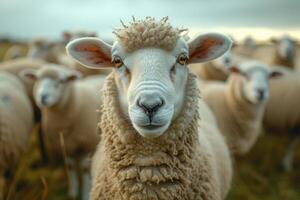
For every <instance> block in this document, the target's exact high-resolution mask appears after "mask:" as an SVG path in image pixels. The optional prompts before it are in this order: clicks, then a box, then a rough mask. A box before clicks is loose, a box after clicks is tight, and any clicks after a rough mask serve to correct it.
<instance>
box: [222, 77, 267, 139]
mask: <svg viewBox="0 0 300 200" xmlns="http://www.w3.org/2000/svg"><path fill="white" fill-rule="evenodd" d="M244 83H245V82H244V80H243V77H242V76H241V75H236V74H232V75H231V76H230V78H229V80H228V84H227V88H226V91H225V98H226V105H227V106H228V109H229V110H231V112H230V113H231V114H232V116H233V121H232V123H235V126H234V127H236V129H235V132H236V134H238V135H239V136H242V135H246V134H247V133H249V132H252V131H253V130H256V129H257V128H258V127H259V126H257V123H259V122H260V121H261V119H262V115H263V108H264V105H265V103H258V104H253V103H250V102H249V101H248V100H247V99H246V97H245V95H244V93H243V84H244ZM255 122H257V123H255Z"/></svg>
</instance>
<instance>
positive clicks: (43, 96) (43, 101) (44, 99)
mask: <svg viewBox="0 0 300 200" xmlns="http://www.w3.org/2000/svg"><path fill="white" fill-rule="evenodd" d="M46 99H47V95H46V94H43V95H42V99H41V102H42V104H46Z"/></svg>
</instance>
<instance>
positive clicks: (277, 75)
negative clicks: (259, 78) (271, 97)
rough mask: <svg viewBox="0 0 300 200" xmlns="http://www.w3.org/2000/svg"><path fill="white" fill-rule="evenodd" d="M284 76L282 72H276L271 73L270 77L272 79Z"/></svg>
mask: <svg viewBox="0 0 300 200" xmlns="http://www.w3.org/2000/svg"><path fill="white" fill-rule="evenodd" d="M282 75H283V74H282V73H281V72H276V71H274V72H272V73H271V75H270V77H271V78H277V77H280V76H282Z"/></svg>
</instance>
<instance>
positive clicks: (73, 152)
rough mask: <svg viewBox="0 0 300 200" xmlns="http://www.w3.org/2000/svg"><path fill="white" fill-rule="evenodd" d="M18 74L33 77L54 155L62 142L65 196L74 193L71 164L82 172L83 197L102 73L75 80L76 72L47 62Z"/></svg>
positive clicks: (58, 153)
mask: <svg viewBox="0 0 300 200" xmlns="http://www.w3.org/2000/svg"><path fill="white" fill-rule="evenodd" d="M22 76H23V77H25V78H28V79H32V80H35V85H34V99H35V101H36V104H37V105H38V106H39V108H40V109H41V113H42V130H43V133H44V135H45V138H46V142H47V143H48V144H49V145H48V146H49V150H50V152H51V153H53V155H54V156H55V158H57V157H58V158H59V157H62V156H63V154H62V149H61V148H62V143H61V140H60V137H61V139H63V140H64V145H63V148H64V150H65V152H66V156H67V158H66V159H67V164H68V165H69V168H70V176H71V177H70V178H71V183H70V188H69V195H70V197H72V198H75V197H76V196H78V182H77V180H78V178H79V175H78V174H76V173H75V166H77V165H79V166H80V169H81V170H82V171H83V175H82V179H79V180H83V183H82V188H81V191H82V195H83V196H82V198H83V199H87V196H88V192H89V189H88V186H89V179H88V177H89V172H88V170H89V163H88V162H87V159H88V156H89V154H91V153H93V151H94V149H95V147H96V144H97V143H98V136H97V132H96V131H97V128H96V127H97V113H96V110H97V106H99V103H100V101H99V94H98V93H99V91H100V88H101V86H102V81H103V80H104V76H94V77H89V78H86V79H83V80H78V81H75V80H76V79H78V78H79V77H80V74H79V72H77V71H75V70H70V69H68V68H64V67H62V66H59V65H54V64H47V65H44V66H43V67H42V68H41V69H39V70H37V71H34V70H24V71H23V72H22Z"/></svg>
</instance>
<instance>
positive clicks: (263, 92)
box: [257, 89, 265, 101]
mask: <svg viewBox="0 0 300 200" xmlns="http://www.w3.org/2000/svg"><path fill="white" fill-rule="evenodd" d="M257 93H258V100H260V101H261V100H263V99H264V96H265V91H264V90H262V89H258V90H257Z"/></svg>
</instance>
